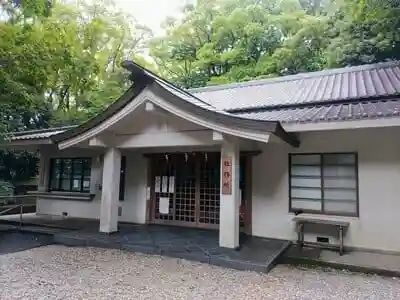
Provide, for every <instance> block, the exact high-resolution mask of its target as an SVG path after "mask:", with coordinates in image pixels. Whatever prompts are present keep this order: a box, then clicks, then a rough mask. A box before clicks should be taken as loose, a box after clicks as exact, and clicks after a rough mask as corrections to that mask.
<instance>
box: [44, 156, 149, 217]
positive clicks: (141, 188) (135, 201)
mask: <svg viewBox="0 0 400 300" xmlns="http://www.w3.org/2000/svg"><path fill="white" fill-rule="evenodd" d="M46 152H47V159H50V158H51V157H60V156H64V157H92V169H91V184H90V186H91V192H92V193H93V194H95V197H94V199H93V200H92V201H90V202H83V201H69V200H55V199H38V202H37V214H42V215H55V216H61V215H62V214H63V213H64V212H66V213H67V214H68V216H69V217H76V218H87V219H99V218H100V203H101V190H99V188H98V187H99V185H101V183H102V173H103V166H102V162H101V161H100V160H99V155H100V154H101V152H98V151H95V150H89V149H86V150H85V149H74V150H68V151H63V152H57V150H55V149H51V151H46ZM122 155H125V156H126V157H127V158H126V177H125V201H121V202H120V203H119V206H121V207H122V215H121V216H120V217H119V220H120V221H124V222H130V223H145V220H146V186H147V160H146V158H145V157H144V156H143V155H142V154H141V153H137V152H128V151H127V152H123V153H122ZM47 166H49V164H47ZM46 184H48V183H47V182H46Z"/></svg>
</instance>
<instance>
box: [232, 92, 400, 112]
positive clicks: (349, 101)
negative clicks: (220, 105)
mask: <svg viewBox="0 0 400 300" xmlns="http://www.w3.org/2000/svg"><path fill="white" fill-rule="evenodd" d="M399 99H400V93H399V94H398V96H396V95H383V96H376V97H365V98H345V99H339V100H332V101H318V102H308V103H298V104H286V105H274V106H268V105H260V106H253V107H246V108H235V109H227V110H226V112H228V113H231V114H233V115H234V114H238V113H252V112H262V111H274V110H282V109H296V108H307V107H315V106H318V107H319V106H329V105H339V104H355V103H362V102H367V101H371V102H373V101H397V100H399Z"/></svg>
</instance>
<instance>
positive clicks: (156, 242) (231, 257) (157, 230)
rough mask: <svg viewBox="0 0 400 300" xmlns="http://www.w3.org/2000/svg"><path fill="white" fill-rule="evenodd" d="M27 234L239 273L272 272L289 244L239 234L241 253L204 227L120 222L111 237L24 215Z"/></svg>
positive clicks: (78, 224) (11, 220)
mask: <svg viewBox="0 0 400 300" xmlns="http://www.w3.org/2000/svg"><path fill="white" fill-rule="evenodd" d="M23 220H24V226H23V227H22V229H21V230H22V231H27V232H36V233H41V234H43V233H45V234H47V235H51V236H52V237H53V242H54V243H57V244H63V245H67V246H78V247H100V248H112V249H121V250H126V251H132V252H140V253H145V254H153V255H165V256H169V257H176V258H182V259H187V260H192V261H199V262H204V263H209V264H212V265H217V266H221V267H228V268H233V269H238V270H249V271H257V272H268V271H269V270H270V269H271V268H273V267H274V266H275V265H276V264H277V263H278V262H279V259H280V258H281V256H282V255H283V253H284V252H285V250H286V249H287V248H288V247H289V246H290V242H289V241H283V240H275V239H265V238H256V237H251V236H248V235H246V234H244V233H242V234H241V235H240V240H241V247H240V248H239V249H237V250H233V249H227V248H221V247H219V237H218V232H217V231H215V230H204V229H199V228H182V227H177V226H161V225H133V224H126V223H121V224H119V231H118V232H117V233H114V234H112V235H105V234H102V233H99V231H98V228H99V221H95V220H83V219H76V218H62V217H49V216H37V215H34V214H29V215H27V216H24V218H23ZM0 224H8V225H13V224H14V225H15V226H18V225H19V216H4V217H2V218H0Z"/></svg>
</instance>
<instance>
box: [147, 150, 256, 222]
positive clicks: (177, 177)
mask: <svg viewBox="0 0 400 300" xmlns="http://www.w3.org/2000/svg"><path fill="white" fill-rule="evenodd" d="M149 157H150V160H151V174H152V175H151V203H152V205H151V221H152V223H155V224H168V225H178V226H187V227H197V228H210V229H218V228H219V209H220V161H221V154H220V153H219V152H189V153H172V154H163V155H158V154H157V155H152V156H149ZM246 162H247V157H242V158H241V160H240V189H241V196H242V200H241V202H242V203H241V209H240V225H241V227H242V228H245V227H246V224H247V223H246V222H247V221H249V220H248V218H247V216H248V215H249V214H248V213H247V214H246V212H245V210H246V207H247V206H246V203H247V202H249V201H246V197H247V195H249V193H247V189H248V182H247V181H246V174H247V172H246V169H247V168H246V165H247V163H246Z"/></svg>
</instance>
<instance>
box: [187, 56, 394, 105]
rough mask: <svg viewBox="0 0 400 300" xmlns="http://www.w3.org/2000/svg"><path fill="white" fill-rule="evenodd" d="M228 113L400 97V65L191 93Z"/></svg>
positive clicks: (267, 81)
mask: <svg viewBox="0 0 400 300" xmlns="http://www.w3.org/2000/svg"><path fill="white" fill-rule="evenodd" d="M189 91H190V92H191V93H192V94H194V95H195V96H196V97H197V98H200V99H201V100H204V101H205V102H207V103H209V104H210V105H211V106H213V107H215V108H217V109H220V110H227V111H235V110H246V109H255V108H269V107H280V106H296V105H305V104H310V105H311V104H313V103H322V104H323V103H329V102H334V101H339V100H357V99H368V98H376V97H382V96H396V95H400V62H399V61H393V62H386V63H378V64H372V65H363V66H357V67H349V68H341V69H331V70H324V71H319V72H311V73H304V74H297V75H291V76H284V77H278V78H272V79H263V80H255V81H249V82H243V83H235V84H227V85H219V86H211V87H206V88H198V89H191V90H189Z"/></svg>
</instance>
